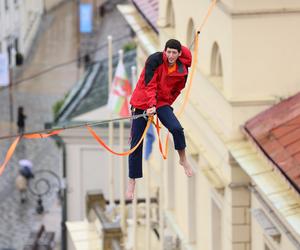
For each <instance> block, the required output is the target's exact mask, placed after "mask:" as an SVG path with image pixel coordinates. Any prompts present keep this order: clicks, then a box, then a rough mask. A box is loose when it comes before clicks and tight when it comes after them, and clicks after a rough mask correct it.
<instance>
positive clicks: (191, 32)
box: [186, 19, 196, 49]
mask: <svg viewBox="0 0 300 250" xmlns="http://www.w3.org/2000/svg"><path fill="white" fill-rule="evenodd" d="M195 33H196V29H195V25H194V21H193V20H192V19H190V20H189V23H188V27H187V34H186V36H187V37H186V44H187V46H189V47H190V49H192V47H193V46H194V40H195Z"/></svg>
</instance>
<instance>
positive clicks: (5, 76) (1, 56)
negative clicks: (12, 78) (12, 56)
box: [0, 53, 9, 86]
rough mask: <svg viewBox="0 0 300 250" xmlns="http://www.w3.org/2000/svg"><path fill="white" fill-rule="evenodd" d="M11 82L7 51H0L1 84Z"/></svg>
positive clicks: (5, 84)
mask: <svg viewBox="0 0 300 250" xmlns="http://www.w3.org/2000/svg"><path fill="white" fill-rule="evenodd" d="M8 84H9V66H8V56H7V54H6V53H0V86H7V85H8Z"/></svg>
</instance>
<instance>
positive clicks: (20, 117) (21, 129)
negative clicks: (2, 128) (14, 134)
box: [17, 106, 26, 134]
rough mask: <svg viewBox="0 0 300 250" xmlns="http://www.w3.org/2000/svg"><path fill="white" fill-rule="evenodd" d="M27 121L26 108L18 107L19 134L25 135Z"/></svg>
mask: <svg viewBox="0 0 300 250" xmlns="http://www.w3.org/2000/svg"><path fill="white" fill-rule="evenodd" d="M25 120H26V115H25V114H24V108H23V107H22V106H19V107H18V120H17V126H18V133H19V134H23V133H24V132H25Z"/></svg>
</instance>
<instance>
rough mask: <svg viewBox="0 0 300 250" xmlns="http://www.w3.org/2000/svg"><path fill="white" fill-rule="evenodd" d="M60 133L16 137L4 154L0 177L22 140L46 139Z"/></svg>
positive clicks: (58, 131) (56, 131)
mask: <svg viewBox="0 0 300 250" xmlns="http://www.w3.org/2000/svg"><path fill="white" fill-rule="evenodd" d="M61 131H62V130H55V131H52V132H51V133H49V134H41V133H38V134H28V135H23V136H18V137H17V138H16V139H15V140H14V142H13V143H12V144H11V145H10V147H9V149H8V151H7V153H6V156H5V160H4V162H3V164H2V165H1V166H0V176H1V175H2V173H3V171H4V170H5V168H6V165H7V163H8V162H9V160H10V158H11V157H12V156H13V154H14V152H15V150H16V147H17V146H18V143H19V142H20V140H21V139H22V138H26V139H39V138H47V137H49V136H52V135H56V134H58V133H60V132H61Z"/></svg>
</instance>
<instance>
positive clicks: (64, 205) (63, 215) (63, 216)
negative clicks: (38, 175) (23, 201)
mask: <svg viewBox="0 0 300 250" xmlns="http://www.w3.org/2000/svg"><path fill="white" fill-rule="evenodd" d="M50 138H53V139H54V140H55V142H56V143H57V145H58V146H59V147H61V148H62V157H63V173H62V174H63V176H62V178H63V181H65V180H66V176H67V171H66V166H67V164H66V162H67V154H66V144H65V142H64V141H63V139H62V138H61V137H60V136H58V135H54V136H51V137H50ZM61 203H62V213H61V219H62V220H61V250H67V248H68V241H67V227H66V221H67V188H66V186H65V187H64V189H63V194H62V196H61Z"/></svg>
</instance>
